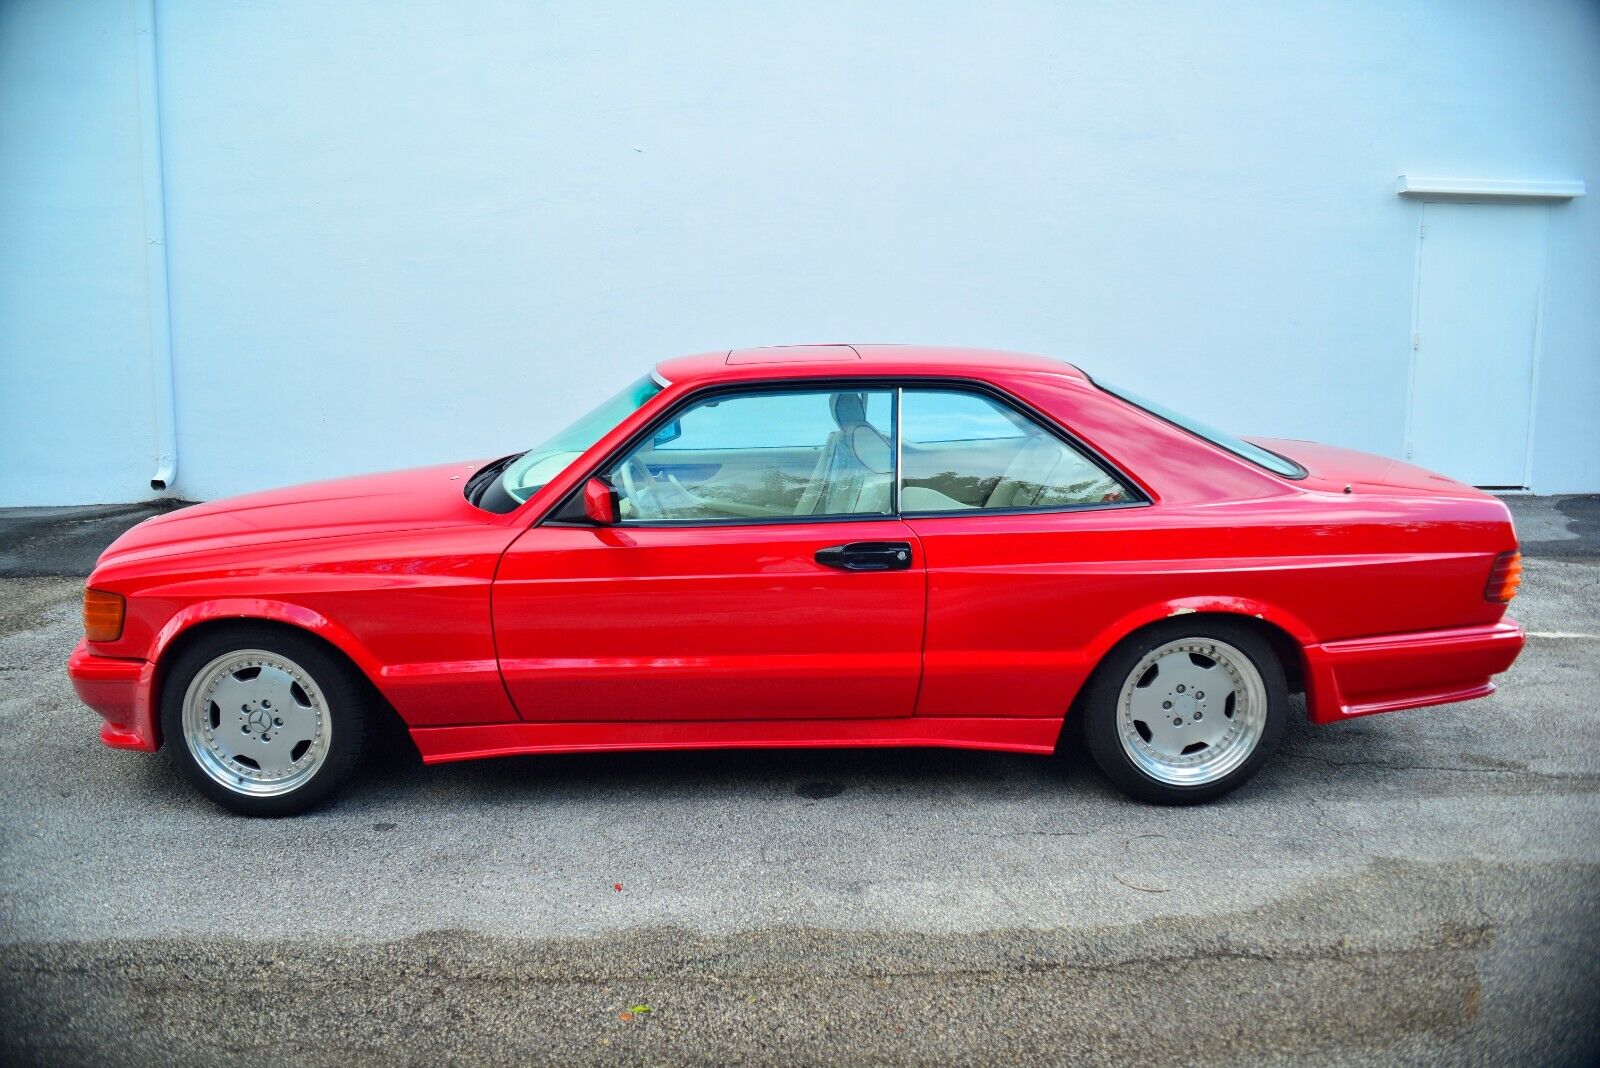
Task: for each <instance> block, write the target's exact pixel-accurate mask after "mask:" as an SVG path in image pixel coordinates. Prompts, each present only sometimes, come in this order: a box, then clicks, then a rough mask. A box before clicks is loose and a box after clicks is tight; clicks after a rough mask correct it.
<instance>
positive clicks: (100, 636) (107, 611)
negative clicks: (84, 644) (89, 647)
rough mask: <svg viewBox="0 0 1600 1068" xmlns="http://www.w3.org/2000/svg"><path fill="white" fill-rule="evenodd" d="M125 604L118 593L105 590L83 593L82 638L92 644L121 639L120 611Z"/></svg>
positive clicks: (85, 591) (89, 590)
mask: <svg viewBox="0 0 1600 1068" xmlns="http://www.w3.org/2000/svg"><path fill="white" fill-rule="evenodd" d="M124 605H125V602H124V601H123V599H122V594H120V593H107V592H106V591H105V590H91V589H85V590H84V591H83V636H84V637H85V638H88V639H89V640H90V641H92V642H114V641H116V640H117V639H118V638H120V637H122V611H123V607H124Z"/></svg>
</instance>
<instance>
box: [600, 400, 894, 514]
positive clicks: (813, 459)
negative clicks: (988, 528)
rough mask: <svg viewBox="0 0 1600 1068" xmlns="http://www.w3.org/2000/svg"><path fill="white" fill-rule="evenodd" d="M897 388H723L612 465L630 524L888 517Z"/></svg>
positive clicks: (609, 478) (612, 480) (609, 474)
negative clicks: (730, 390) (731, 390)
mask: <svg viewBox="0 0 1600 1068" xmlns="http://www.w3.org/2000/svg"><path fill="white" fill-rule="evenodd" d="M893 413H894V391H893V390H886V389H878V390H871V389H868V390H796V391H785V392H775V391H760V392H750V393H735V394H721V395H718V396H715V397H712V398H709V399H707V400H702V401H700V402H698V403H696V404H695V405H693V406H692V407H690V408H688V409H687V410H685V411H684V412H682V413H681V414H680V415H679V416H678V417H677V418H676V419H675V420H673V421H672V422H671V423H668V424H666V425H665V426H663V427H661V428H660V429H659V430H658V431H657V432H656V434H655V437H654V438H653V440H651V441H648V442H645V443H644V444H642V445H640V446H638V447H637V448H635V449H634V450H633V451H632V452H630V453H629V454H628V455H627V456H626V457H624V458H623V459H622V460H621V461H620V462H618V463H616V464H614V465H613V466H612V467H611V469H610V470H608V471H606V472H605V477H606V479H607V481H609V482H610V483H611V485H613V486H614V487H616V490H617V497H618V499H619V502H620V505H621V513H622V520H623V522H646V523H648V522H654V521H659V520H705V519H773V518H779V517H799V516H827V515H888V514H890V513H891V510H892V508H893V496H894V448H893V446H892V445H891V444H890V443H891V442H892V441H893V439H894V421H893Z"/></svg>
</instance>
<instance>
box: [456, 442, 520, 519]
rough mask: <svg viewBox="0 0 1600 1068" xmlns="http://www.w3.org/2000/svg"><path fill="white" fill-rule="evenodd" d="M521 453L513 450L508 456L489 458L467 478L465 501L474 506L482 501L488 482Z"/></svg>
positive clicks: (490, 482)
mask: <svg viewBox="0 0 1600 1068" xmlns="http://www.w3.org/2000/svg"><path fill="white" fill-rule="evenodd" d="M523 455H524V454H523V453H520V452H514V453H512V454H511V455H510V456H502V457H500V459H498V460H490V461H489V462H488V463H486V464H484V465H483V466H482V467H480V468H478V469H477V470H476V471H474V472H473V473H472V477H471V478H469V479H467V487H466V491H467V501H468V502H469V503H470V504H472V505H474V506H476V505H478V504H481V503H482V502H483V495H484V494H485V493H487V492H488V490H489V486H490V484H492V483H493V482H494V480H495V479H496V478H498V477H499V476H500V472H502V471H504V470H505V469H506V468H507V467H510V466H511V465H512V464H513V463H515V462H516V461H517V460H518V459H519V458H520V457H521V456H523Z"/></svg>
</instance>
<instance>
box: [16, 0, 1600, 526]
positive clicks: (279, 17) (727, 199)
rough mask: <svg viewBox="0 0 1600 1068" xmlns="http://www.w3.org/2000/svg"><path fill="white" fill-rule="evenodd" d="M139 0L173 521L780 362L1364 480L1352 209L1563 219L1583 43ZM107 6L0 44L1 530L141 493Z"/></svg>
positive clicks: (142, 433) (509, 441) (965, 13)
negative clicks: (1170, 418) (1002, 389)
mask: <svg viewBox="0 0 1600 1068" xmlns="http://www.w3.org/2000/svg"><path fill="white" fill-rule="evenodd" d="M158 2H159V9H160V15H161V22H160V33H159V41H160V47H161V63H162V81H161V91H162V94H163V107H164V113H163V119H164V136H165V138H166V144H167V170H166V181H167V194H168V195H167V217H168V237H169V249H170V256H171V293H172V298H171V299H172V321H173V328H174V349H175V359H176V366H177V371H176V377H177V381H178V423H179V472H178V479H177V483H176V486H175V489H176V490H177V492H179V493H180V494H181V495H183V496H186V497H191V498H208V497H214V496H219V495H223V494H228V493H234V492H239V491H243V490H247V489H251V488H255V487H260V486H267V485H273V484H280V483H286V482H293V481H298V480H304V479H308V478H313V477H319V476H324V475H331V474H336V473H341V472H347V471H357V470H365V469H374V468H384V467H393V466H399V465H405V464H415V463H424V462H430V461H436V460H445V459H456V458H463V457H470V456H481V455H491V454H498V453H501V452H505V451H508V450H510V449H513V448H516V447H518V446H522V445H526V444H529V443H531V442H532V441H534V440H536V439H538V438H539V437H541V436H542V435H543V433H544V432H545V431H546V430H548V429H552V428H553V425H554V424H559V423H561V422H563V421H565V419H566V418H567V417H569V416H570V415H571V414H573V410H574V409H575V408H578V407H583V406H587V405H588V404H589V403H591V402H592V401H594V400H598V399H599V398H601V397H603V396H605V395H607V394H609V393H610V392H612V391H613V390H614V389H616V388H617V387H618V386H620V385H621V384H622V383H623V382H625V381H627V380H628V379H630V378H632V377H634V376H636V375H637V374H638V373H639V372H640V371H641V370H642V369H643V368H644V367H646V366H648V364H649V363H650V362H652V361H653V360H655V359H657V358H659V357H663V356H668V355H673V354H677V353H681V352H689V351H699V350H704V349H710V348H715V347H719V346H729V347H731V346H738V345H747V344H764V343H774V342H792V341H817V340H864V341H876V340H898V341H924V342H937V343H948V344H975V345H987V346H998V347H1010V348H1018V349H1025V350H1032V351H1039V352H1045V353H1051V354H1056V355H1060V356H1064V357H1067V358H1069V359H1073V360H1075V361H1077V362H1079V363H1081V364H1082V365H1083V366H1084V367H1086V368H1087V369H1089V370H1091V371H1099V372H1101V373H1103V374H1105V375H1106V376H1107V377H1112V378H1115V379H1117V380H1118V381H1120V382H1122V383H1124V384H1126V385H1127V386H1129V387H1130V388H1133V389H1136V390H1139V391H1140V392H1144V393H1148V394H1151V395H1154V396H1157V397H1160V398H1162V399H1164V400H1166V401H1168V402H1169V403H1172V404H1174V405H1175V406H1178V407H1180V408H1186V409H1188V410H1190V411H1192V412H1193V413H1194V414H1195V415H1197V416H1200V417H1202V418H1205V419H1206V420H1208V421H1210V422H1213V423H1217V424H1219V425H1222V426H1225V427H1228V428H1229V429H1234V430H1238V431H1242V432H1250V433H1259V434H1271V435H1283V436H1290V437H1308V438H1316V439H1321V440H1326V441H1330V442H1336V443H1340V444H1345V445H1350V446H1353V447H1356V448H1362V449H1369V450H1372V451H1376V452H1382V453H1388V454H1391V455H1399V454H1400V453H1401V451H1402V449H1403V435H1404V423H1405V407H1406V399H1405V390H1406V375H1407V368H1408V366H1409V359H1410V350H1409V336H1410V329H1411V302H1412V291H1413V271H1414V266H1415V235H1416V222H1417V219H1418V215H1419V212H1420V206H1419V205H1418V204H1416V203H1412V202H1409V201H1406V200H1404V199H1402V198H1400V197H1398V196H1396V195H1395V178H1396V176H1397V175H1398V174H1401V173H1410V174H1448V175H1467V176H1477V177H1526V178H1581V179H1585V180H1587V181H1588V182H1589V184H1590V186H1591V187H1594V186H1595V184H1596V182H1597V181H1600V7H1597V6H1596V5H1594V4H1592V3H1587V2H1580V0H1573V2H1566V3H1559V2H1550V3H1529V4H1506V3H1503V2H1499V0H1484V2H1480V3H1467V2H1461V0H1433V2H1423V0H1415V2H1412V3H1406V4H1394V3H1389V2H1382V3H1356V2H1329V3H1324V4H1307V3H1281V2H1273V3H1260V4H1240V3H1222V2H1214V3H1192V4H1171V5H1156V4H1147V5H1067V4H1054V3H1043V2H1041V3H1037V4H1005V3H986V4H985V3H974V4H971V5H954V4H929V3H926V2H918V3H901V4H860V3H851V2H847V3H839V4H827V3H818V2H816V0H802V2H799V3H794V4H787V5H779V4H760V5H750V4H728V5H719V4H710V3H704V4H694V5H684V6H682V7H680V6H678V5H666V4H660V5H657V4H623V5H594V4H588V3H582V2H574V3H568V4H537V5H534V4H525V3H516V2H490V3H462V4H457V5H423V4H420V3H419V4H396V3H369V4H359V3H355V4H341V5H326V4H319V3H312V2H309V0H305V2H299V0H284V2H269V3H258V4H253V5H250V6H248V7H246V6H242V5H228V4H214V3H209V2H200V0H195V2H181V3H180V2H166V0H158ZM125 6H126V5H125V4H108V5H101V6H100V7H99V8H95V7H94V6H93V5H91V6H89V7H78V8H73V9H71V10H72V11H73V12H78V14H77V15H76V16H73V15H71V14H69V13H67V12H66V11H64V10H54V9H50V8H49V7H48V5H44V4H31V5H30V4H23V5H21V6H20V7H18V6H15V5H12V6H8V7H6V8H5V9H4V10H5V15H4V16H3V21H0V26H3V27H4V31H5V38H6V41H5V45H4V48H5V51H4V53H0V54H3V55H4V56H5V59H6V61H5V62H4V64H3V66H0V100H5V101H7V102H6V103H5V104H4V105H0V108H3V110H0V115H3V116H4V121H5V127H4V130H5V156H6V160H5V169H4V171H3V172H0V204H3V206H4V211H5V216H4V217H5V219H6V220H7V222H6V225H7V227H8V230H7V236H8V237H10V235H11V234H12V232H13V231H12V230H11V229H10V228H11V227H13V226H16V227H17V228H18V230H17V233H18V234H19V235H20V236H19V238H18V241H19V244H18V246H17V248H18V251H17V253H16V254H13V253H12V252H10V251H8V253H7V256H6V262H5V263H4V265H3V266H0V281H3V285H4V289H5V293H4V298H3V299H4V302H5V303H4V305H3V307H4V308H5V309H6V310H7V315H6V318H5V321H4V323H0V345H3V348H0V361H3V364H0V375H3V376H4V377H0V388H3V389H4V390H5V392H4V394H3V395H0V418H3V419H4V420H5V422H4V424H3V425H0V448H3V449H4V453H3V455H0V460H3V464H4V466H3V470H0V503H64V502H79V501H88V500H121V499H133V498H137V497H140V496H144V495H146V494H147V493H148V490H147V480H148V478H149V471H148V469H149V468H150V467H151V466H153V465H152V464H151V463H149V462H148V459H149V453H150V451H151V449H152V446H151V445H150V444H149V443H148V439H149V434H150V431H149V426H148V424H149V416H148V405H149V401H148V396H147V395H148V378H149V375H148V368H147V367H146V366H145V365H144V364H142V363H141V362H140V360H141V359H142V358H143V355H142V353H143V349H142V347H141V346H142V345H143V343H144V341H143V320H142V319H140V318H139V317H138V316H134V315H132V313H131V312H130V311H129V310H128V308H127V307H125V305H130V304H137V303H138V298H139V295H140V293H141V292H142V291H141V288H140V287H141V285H142V275H141V273H140V272H141V270H142V268H141V267H140V265H139V264H140V262H141V261H139V260H138V258H137V257H138V251H137V248H136V247H135V248H134V250H133V251H132V253H131V254H130V253H129V250H128V248H127V246H128V244H129V237H128V235H127V233H126V230H127V228H128V226H129V225H130V224H131V225H132V226H134V227H135V228H137V224H138V212H137V206H136V202H137V194H138V190H137V188H136V186H135V183H136V182H137V167H136V162H137V161H136V160H134V162H133V164H131V165H130V163H129V161H128V159H127V145H126V144H125V143H124V142H125V141H126V137H127V136H128V135H127V130H126V129H125V128H126V127H127V126H128V124H129V123H131V122H133V121H134V118H133V117H134V111H133V108H134V100H133V96H132V92H131V88H132V83H131V81H130V80H129V77H130V76H129V75H128V74H127V72H126V70H125V69H124V68H127V67H128V66H129V65H130V64H131V55H132V42H131V38H130V37H127V36H123V37H121V38H119V37H118V32H119V30H118V27H119V26H123V27H125V26H126V25H127V24H129V23H130V22H131V20H130V19H129V18H128V17H127V16H126V14H125V13H124V8H125ZM41 9H44V11H45V12H48V13H42V11H41ZM74 19H75V20H76V21H77V22H78V25H77V27H76V29H75V32H73V33H71V34H70V35H69V34H66V31H65V30H64V29H63V26H62V24H63V23H66V22H70V21H73V20H74ZM62 52H64V53H66V59H67V60H68V61H70V63H71V64H73V65H74V66H75V67H86V68H92V69H93V74H94V76H93V77H89V78H85V79H83V80H82V81H81V83H79V82H74V81H72V80H71V79H68V78H67V77H66V75H65V74H64V73H63V71H62V70H61V69H60V64H61V63H62V61H61V60H60V59H58V58H56V57H57V55H58V53H62ZM22 55H29V56H40V55H48V56H51V57H52V60H51V65H52V66H53V67H54V68H55V70H54V75H53V76H52V77H51V78H45V77H43V76H33V77H21V76H19V71H24V70H27V69H30V68H28V67H26V66H25V65H19V64H18V62H17V61H16V60H15V59H14V58H13V57H14V56H22ZM124 83H126V84H124ZM52 94H54V95H52ZM62 94H67V95H69V96H71V97H72V99H71V100H70V101H69V102H68V103H66V104H63V103H60V102H58V98H59V97H60V96H61V95H62ZM69 105H70V106H69ZM119 107H120V108H122V109H123V111H125V112H126V117H125V118H119V116H120V115H121V114H122V113H121V112H119V111H118V108H119ZM105 126H115V127H116V131H115V136H112V135H111V134H109V133H106V132H105V131H103V130H102V129H101V128H102V127H105ZM134 147H135V148H136V145H135V146H134ZM80 157H81V158H80ZM102 157H104V158H102ZM80 162H87V163H89V164H92V166H89V167H88V168H87V169H86V168H84V167H82V166H79V165H78V164H79V163H80ZM130 166H132V169H131V170H130V169H129V168H130ZM51 168H54V169H55V170H59V171H62V172H68V173H70V174H71V176H72V177H71V181H70V182H67V183H66V184H65V185H64V186H62V185H61V183H60V182H59V181H57V182H55V184H56V185H57V186H58V187H61V188H65V189H67V190H69V191H70V190H72V189H78V190H79V191H78V192H77V193H76V194H74V198H73V199H70V200H63V199H59V198H57V197H56V195H55V194H49V195H47V194H46V193H44V192H41V190H42V189H43V188H44V187H45V186H46V185H50V184H51V183H52V182H53V181H55V179H54V174H53V171H52V172H51V173H48V174H44V173H41V172H44V171H47V170H50V169H51ZM96 182H98V183H100V184H98V185H97V184H96ZM79 187H81V188H79ZM1594 199H1595V198H1594V197H1593V196H1591V197H1589V198H1586V199H1584V200H1578V201H1575V202H1572V203H1570V204H1566V205H1562V206H1556V207H1552V208H1551V209H1549V210H1551V211H1552V213H1553V215H1552V226H1551V231H1550V233H1551V238H1550V242H1551V245H1550V264H1549V283H1548V286H1547V296H1546V311H1545V331H1544V339H1543V362H1542V367H1541V372H1540V393H1539V396H1538V398H1537V404H1536V406H1537V421H1536V431H1535V433H1536V441H1535V447H1534V464H1533V477H1534V487H1535V488H1536V489H1538V490H1540V491H1544V492H1560V491H1579V490H1583V491H1595V490H1600V420H1597V419H1595V418H1594V414H1593V413H1594V412H1595V411H1596V410H1597V409H1600V299H1597V298H1600V216H1597V214H1596V208H1595V207H1594V206H1593V203H1592V202H1593V200H1594ZM46 202H48V203H46ZM86 204H93V205H95V206H96V208H97V210H96V211H95V212H93V213H90V212H87V211H86V210H85V205H86ZM41 205H45V206H46V207H48V208H49V210H42V209H41ZM100 208H103V209H104V210H99V209H100ZM119 212H123V213H127V218H124V217H123V215H122V214H119ZM14 219H15V220H23V221H16V222H14V221H13V220H14ZM8 244H9V242H8ZM135 245H136V242H135ZM124 261H126V262H124ZM58 278H64V279H67V280H69V281H70V283H71V284H70V285H68V286H65V287H64V286H63V285H62V284H61V283H60V282H59V281H58V280H57V279H58ZM66 289H70V290H71V292H72V293H73V294H75V296H74V298H73V299H72V300H71V301H68V299H67V298H66V297H65V296H61V295H60V294H62V293H63V291H64V290H66ZM80 297H81V300H80V299H79V298H80ZM14 307H17V308H22V309H24V314H23V315H22V316H21V317H20V321H19V320H14V319H13V317H12V309H13V308H14ZM86 377H88V378H91V379H92V381H90V382H86V381H85V379H86ZM91 387H92V388H91ZM85 390H87V391H88V392H89V394H91V400H92V404H94V405H98V407H95V408H94V411H93V415H94V418H92V419H88V418H84V417H83V414H82V413H81V412H80V411H78V410H77V409H75V408H74V405H77V404H79V403H80V401H81V400H82V396H81V395H82V394H83V393H84V391H85ZM119 397H121V398H123V399H124V400H125V401H126V403H125V404H123V405H121V406H120V407H125V408H127V409H128V412H129V415H128V419H127V420H126V421H119V420H118V419H117V409H118V407H119V406H118V405H117V404H115V403H112V404H110V406H109V407H108V406H107V404H106V403H105V402H106V401H107V399H108V398H109V400H110V401H111V402H115V401H116V400H117V399H118V398H119ZM94 398H98V399H94ZM135 408H137V411H134V409H135ZM43 412H49V413H55V412H60V413H62V414H59V415H56V414H49V415H45V414H42V413H43ZM141 449H142V450H143V451H142V452H141V451H140V450H141ZM44 458H49V463H48V464H47V465H45V466H44V467H41V466H40V464H41V463H42V461H43V459H44Z"/></svg>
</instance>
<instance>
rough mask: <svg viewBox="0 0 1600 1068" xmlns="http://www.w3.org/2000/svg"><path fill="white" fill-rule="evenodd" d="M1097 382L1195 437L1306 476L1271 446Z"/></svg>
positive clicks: (1273, 468) (1293, 475)
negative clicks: (1257, 443)
mask: <svg viewBox="0 0 1600 1068" xmlns="http://www.w3.org/2000/svg"><path fill="white" fill-rule="evenodd" d="M1094 384H1095V385H1097V386H1099V387H1100V388H1101V389H1103V390H1105V391H1106V392H1107V393H1109V394H1111V395H1112V396H1113V397H1117V398H1120V399H1122V400H1125V401H1127V402H1128V403H1129V404H1131V405H1133V406H1134V407H1135V408H1141V409H1143V410H1144V411H1147V412H1149V413H1150V414H1151V415H1153V416H1155V417H1156V418H1157V419H1162V420H1165V421H1166V422H1168V423H1171V424H1172V425H1173V426H1175V427H1177V428H1178V429H1180V430H1187V431H1188V432H1189V433H1191V434H1193V435H1194V436H1195V437H1198V438H1204V439H1206V440H1207V441H1209V442H1211V444H1213V445H1217V446H1220V447H1222V448H1224V449H1227V450H1228V451H1229V452H1231V453H1233V454H1234V455H1235V456H1238V457H1240V458H1242V459H1245V460H1249V461H1250V462H1251V463H1253V464H1255V465H1256V466H1257V467H1264V468H1266V469H1267V470H1268V471H1271V472H1272V473H1273V474H1275V475H1282V476H1283V477H1284V478H1305V477H1306V469H1305V468H1303V467H1301V466H1300V465H1299V464H1297V463H1295V462H1294V461H1293V460H1291V459H1289V458H1288V457H1287V456H1279V455H1278V454H1277V453H1275V452H1273V451H1272V450H1270V449H1263V448H1262V447H1261V446H1259V445H1252V444H1250V443H1249V442H1248V441H1245V440H1244V439H1243V438H1236V437H1234V436H1233V435H1232V434H1226V433H1223V432H1222V431H1221V430H1218V429H1217V428H1216V427H1211V426H1207V425H1206V424H1204V423H1202V422H1200V420H1198V419H1191V418H1189V417H1188V416H1187V415H1183V414H1181V413H1179V412H1175V411H1173V410H1172V409H1171V408H1168V407H1167V406H1166V405H1164V404H1157V403H1156V402H1155V401H1153V400H1147V399H1146V398H1144V397H1141V396H1139V394H1137V393H1133V392H1130V391H1129V390H1126V389H1122V388H1121V387H1119V386H1113V385H1112V384H1111V383H1109V382H1102V381H1100V380H1099V379H1094Z"/></svg>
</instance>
